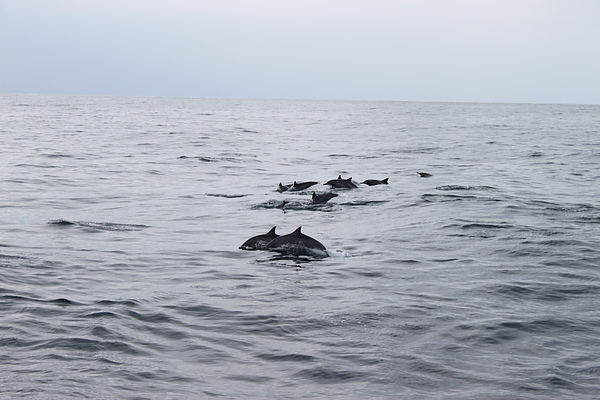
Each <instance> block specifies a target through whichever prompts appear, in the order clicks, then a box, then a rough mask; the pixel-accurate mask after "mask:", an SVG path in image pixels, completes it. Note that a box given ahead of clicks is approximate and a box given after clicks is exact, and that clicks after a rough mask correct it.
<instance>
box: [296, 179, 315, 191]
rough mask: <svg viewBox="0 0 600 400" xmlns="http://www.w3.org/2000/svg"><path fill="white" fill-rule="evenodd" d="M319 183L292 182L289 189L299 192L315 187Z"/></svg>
mask: <svg viewBox="0 0 600 400" xmlns="http://www.w3.org/2000/svg"><path fill="white" fill-rule="evenodd" d="M317 183H319V182H313V181H308V182H296V181H294V184H293V185H292V187H291V188H290V190H292V191H295V192H297V191H300V190H306V189H308V188H309V187H311V186H313V185H316V184H317Z"/></svg>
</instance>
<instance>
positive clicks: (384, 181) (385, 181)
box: [381, 178, 390, 185]
mask: <svg viewBox="0 0 600 400" xmlns="http://www.w3.org/2000/svg"><path fill="white" fill-rule="evenodd" d="M388 179H390V178H385V179H384V180H382V181H381V183H383V184H384V185H387V184H388Z"/></svg>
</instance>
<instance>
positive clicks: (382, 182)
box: [361, 178, 389, 186]
mask: <svg viewBox="0 0 600 400" xmlns="http://www.w3.org/2000/svg"><path fill="white" fill-rule="evenodd" d="M388 179H389V178H385V179H382V180H377V179H367V180H366V181H363V182H361V183H363V184H365V185H369V186H375V185H387V184H388Z"/></svg>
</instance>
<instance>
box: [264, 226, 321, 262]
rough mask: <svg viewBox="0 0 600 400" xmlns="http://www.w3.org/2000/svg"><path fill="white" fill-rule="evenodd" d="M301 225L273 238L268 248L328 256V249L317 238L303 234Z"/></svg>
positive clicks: (293, 253)
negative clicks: (292, 230)
mask: <svg viewBox="0 0 600 400" xmlns="http://www.w3.org/2000/svg"><path fill="white" fill-rule="evenodd" d="M300 229H301V227H299V228H298V229H296V230H295V231H294V232H292V233H289V234H287V235H282V236H279V237H278V238H275V239H273V240H272V241H271V242H270V243H269V244H268V245H267V250H272V251H276V252H278V253H284V254H292V255H309V256H315V257H327V256H328V254H327V249H326V248H325V246H323V245H322V244H321V242H319V241H318V240H316V239H313V238H311V237H310V236H307V235H305V234H303V233H302V232H301V231H300Z"/></svg>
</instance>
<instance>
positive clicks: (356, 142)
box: [0, 95, 600, 399]
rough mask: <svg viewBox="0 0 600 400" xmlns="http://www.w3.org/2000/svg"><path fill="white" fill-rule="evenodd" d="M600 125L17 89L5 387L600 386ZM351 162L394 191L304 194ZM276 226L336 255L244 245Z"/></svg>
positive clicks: (153, 392)
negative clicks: (285, 187)
mask: <svg viewBox="0 0 600 400" xmlns="http://www.w3.org/2000/svg"><path fill="white" fill-rule="evenodd" d="M599 126H600V106H576V105H508V104H445V103H402V102H333V101H331V102H327V101H322V102H319V101H276V100H211V99H177V98H117V97H71V96H20V95H3V96H0V143H1V146H0V156H1V157H0V182H1V190H0V227H1V228H0V229H1V230H0V232H1V236H0V307H1V310H2V313H1V314H0V372H1V373H0V398H7V399H8V398H11V399H13V398H28V399H57V398H60V399H68V398H93V399H113V398H123V399H165V398H170V399H195V398H212V397H215V398H290V399H297V398H327V399H349V398H356V399H366V398H372V399H378V398H381V399H384V398H407V399H409V398H410V399H441V398H444V399H482V398H486V399H551V398H556V399H559V398H577V399H594V398H598V393H600V378H599V376H600V359H599V356H600V300H599V299H600V296H599V295H600V261H599V260H600V200H599V195H600V189H599V188H600V185H599V181H600V132H599ZM416 171H424V172H428V173H430V174H432V176H431V177H428V178H422V177H420V176H419V175H418V174H417V173H416ZM338 175H342V176H343V177H344V178H346V177H352V178H353V179H354V181H356V182H362V181H363V180H365V179H383V178H387V177H389V185H379V186H371V187H370V186H366V185H359V188H357V189H352V190H341V189H340V190H335V192H336V193H337V194H338V197H335V198H333V199H332V200H331V201H329V202H328V203H327V204H326V205H324V206H319V207H315V206H311V205H310V204H309V199H310V195H311V194H312V192H313V190H314V191H316V192H317V193H324V192H327V191H330V190H331V189H329V188H328V187H327V186H325V185H323V183H324V182H326V181H327V180H330V179H333V178H336V177H337V176H338ZM309 180H314V181H318V182H319V184H317V185H315V186H313V187H312V188H310V189H308V190H306V191H303V192H293V193H292V192H286V193H278V192H277V191H276V188H277V185H278V183H279V182H282V183H291V182H293V181H309ZM284 201H286V204H285V206H283V208H282V203H283V202H284ZM273 226H276V227H277V231H278V233H280V234H284V233H289V232H292V231H293V230H294V229H296V228H297V227H299V226H302V230H303V232H304V233H305V234H307V235H310V236H312V237H314V238H315V239H318V240H319V241H321V242H322V243H323V244H324V245H325V246H326V247H327V248H328V250H329V255H330V256H329V257H327V258H323V259H317V258H311V257H299V258H293V257H281V256H279V255H278V254H276V253H271V252H266V251H254V252H252V251H243V250H239V249H238V247H239V246H240V244H241V243H243V242H244V241H245V240H246V239H247V238H249V237H251V236H254V235H257V234H261V233H265V232H267V231H268V230H269V229H270V228H271V227H273Z"/></svg>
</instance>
